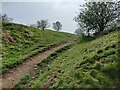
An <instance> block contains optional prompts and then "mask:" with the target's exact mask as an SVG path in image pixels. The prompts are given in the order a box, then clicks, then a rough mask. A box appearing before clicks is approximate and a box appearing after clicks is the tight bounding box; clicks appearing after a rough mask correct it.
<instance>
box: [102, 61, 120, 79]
mask: <svg viewBox="0 0 120 90" xmlns="http://www.w3.org/2000/svg"><path fill="white" fill-rule="evenodd" d="M102 72H103V73H106V74H107V75H109V76H110V77H113V78H115V77H116V76H117V74H118V72H119V71H118V64H117V63H109V64H107V65H105V66H104V67H103V68H102Z"/></svg>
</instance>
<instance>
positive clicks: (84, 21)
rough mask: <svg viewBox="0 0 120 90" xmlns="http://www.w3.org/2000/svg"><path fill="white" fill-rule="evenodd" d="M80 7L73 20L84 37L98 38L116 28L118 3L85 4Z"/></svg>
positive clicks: (119, 11) (119, 8) (119, 12)
mask: <svg viewBox="0 0 120 90" xmlns="http://www.w3.org/2000/svg"><path fill="white" fill-rule="evenodd" d="M80 7H81V8H80V12H79V14H78V15H77V16H76V17H75V19H74V20H75V21H76V22H77V23H78V28H82V30H83V33H84V34H85V35H87V36H92V35H94V36H98V35H100V34H103V33H104V32H106V31H108V30H110V29H111V28H113V27H117V25H118V21H119V20H120V15H119V14H120V2H100V1H97V2H87V3H85V4H84V5H81V6H80Z"/></svg>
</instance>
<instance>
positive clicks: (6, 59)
mask: <svg viewBox="0 0 120 90" xmlns="http://www.w3.org/2000/svg"><path fill="white" fill-rule="evenodd" d="M2 24H3V27H2V29H3V33H2V46H3V47H2V50H3V52H2V56H3V58H2V68H3V69H2V70H3V73H4V72H5V71H7V69H8V68H13V67H15V66H17V65H18V64H20V63H22V62H23V61H24V60H26V59H27V58H29V57H32V56H33V55H35V54H37V53H39V52H42V51H45V50H47V49H49V48H51V47H55V46H57V45H60V44H62V43H65V42H66V41H68V40H70V39H76V37H77V36H76V35H73V34H68V33H62V32H55V31H51V30H46V31H42V30H40V29H36V28H32V27H28V26H24V25H20V24H15V23H6V22H3V23H2Z"/></svg>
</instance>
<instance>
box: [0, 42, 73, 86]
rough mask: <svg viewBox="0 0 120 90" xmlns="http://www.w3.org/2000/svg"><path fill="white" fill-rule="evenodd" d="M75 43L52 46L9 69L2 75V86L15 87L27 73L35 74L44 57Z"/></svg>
mask: <svg viewBox="0 0 120 90" xmlns="http://www.w3.org/2000/svg"><path fill="white" fill-rule="evenodd" d="M74 43H75V41H69V42H67V43H65V44H62V45H60V46H57V47H55V48H51V49H50V50H47V51H45V52H43V53H39V54H37V55H35V56H33V57H32V58H30V59H28V60H26V61H25V62H24V63H22V64H20V65H19V66H17V67H15V68H14V69H11V70H9V72H7V73H5V74H4V75H3V76H2V88H13V87H14V85H15V84H16V83H18V82H19V81H20V79H21V78H22V77H23V76H24V75H26V74H30V75H31V76H34V73H33V72H34V71H33V70H34V67H36V65H37V64H38V63H40V62H41V61H42V60H43V59H45V58H46V57H47V56H49V55H50V54H51V53H53V52H55V51H57V50H58V49H60V48H63V47H65V46H67V45H70V44H74ZM0 83H1V82H0Z"/></svg>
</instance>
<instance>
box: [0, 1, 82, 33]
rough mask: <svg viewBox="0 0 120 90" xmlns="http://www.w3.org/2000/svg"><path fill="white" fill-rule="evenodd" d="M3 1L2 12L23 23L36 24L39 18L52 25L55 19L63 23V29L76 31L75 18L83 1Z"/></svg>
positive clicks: (71, 31)
mask: <svg viewBox="0 0 120 90" xmlns="http://www.w3.org/2000/svg"><path fill="white" fill-rule="evenodd" d="M58 1H59V2H55V1H54V0H53V1H52V2H47V1H46V2H2V12H3V13H6V14H7V15H8V16H9V17H11V18H13V21H14V22H17V23H21V24H34V23H36V21H37V20H41V19H47V20H48V21H49V23H50V25H51V27H50V28H52V23H54V22H55V21H57V20H58V21H60V22H61V23H62V24H63V27H62V30H61V31H65V32H70V33H74V31H75V29H76V28H77V23H76V22H75V21H74V20H73V18H74V17H75V16H76V15H77V13H78V12H79V5H80V4H81V3H83V2H73V1H71V0H70V2H64V1H63V0H58Z"/></svg>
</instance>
